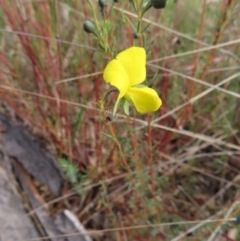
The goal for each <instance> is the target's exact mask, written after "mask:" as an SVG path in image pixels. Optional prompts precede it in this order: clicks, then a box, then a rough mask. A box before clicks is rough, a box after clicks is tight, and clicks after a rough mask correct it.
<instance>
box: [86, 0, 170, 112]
mask: <svg viewBox="0 0 240 241" xmlns="http://www.w3.org/2000/svg"><path fill="white" fill-rule="evenodd" d="M88 2H89V4H90V6H91V8H92V11H93V15H94V21H92V20H86V21H85V22H84V25H83V28H84V30H85V32H87V33H92V34H93V35H94V36H95V37H96V38H97V40H98V44H99V47H100V49H101V50H103V51H104V52H105V54H106V56H113V53H114V46H112V47H109V44H108V41H107V39H109V37H110V36H109V31H110V29H111V28H114V26H111V25H110V23H109V22H108V20H107V19H106V18H104V20H103V23H102V26H101V23H100V21H99V20H98V19H97V17H96V16H97V14H96V12H95V9H94V7H93V5H92V3H91V1H90V0H88ZM114 2H117V1H113V4H114ZM98 3H99V7H100V9H101V11H102V12H103V15H104V12H105V8H106V2H105V1H104V0H99V1H98ZM130 3H131V4H132V6H133V9H134V10H135V11H136V13H137V14H138V16H139V17H138V24H137V27H136V28H135V27H134V25H133V24H132V23H131V22H130V20H129V19H127V20H128V22H129V24H130V25H131V26H132V27H133V32H134V34H135V36H137V38H138V36H139V46H136V45H135V46H129V48H127V49H125V50H123V51H122V52H120V53H118V54H117V56H116V57H115V58H113V59H112V60H111V61H110V62H109V63H108V64H107V66H106V67H105V69H104V72H103V79H104V80H105V81H106V83H109V84H110V85H111V86H113V87H115V89H111V90H109V91H108V92H107V93H106V94H105V97H104V98H103V102H101V103H103V104H104V102H105V101H106V99H107V97H108V95H109V94H110V93H112V92H118V97H117V99H116V101H115V104H114V107H113V116H114V115H115V114H116V112H117V110H118V108H119V106H120V105H122V107H123V111H124V112H125V114H126V115H129V114H130V111H129V107H130V106H134V107H135V108H136V110H137V111H138V112H139V113H141V114H146V113H149V112H154V111H157V110H158V109H159V108H160V107H161V105H162V100H161V99H160V97H159V94H158V93H157V92H156V91H155V90H154V89H152V88H149V87H148V86H146V85H143V84H142V83H143V82H144V81H145V80H146V50H145V49H149V46H145V44H144V43H145V41H144V31H146V30H147V28H148V27H149V25H148V26H147V27H146V28H145V29H144V30H142V29H141V20H142V18H143V16H144V14H145V13H146V12H147V10H148V9H150V8H151V7H153V8H156V9H161V8H164V7H165V5H166V0H155V1H153V0H152V1H144V0H141V1H140V0H139V1H134V0H132V1H130ZM126 18H127V17H126ZM113 38H114V37H113ZM113 42H114V41H113ZM103 104H101V105H100V106H101V108H104V107H103Z"/></svg>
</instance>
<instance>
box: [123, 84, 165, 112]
mask: <svg viewBox="0 0 240 241" xmlns="http://www.w3.org/2000/svg"><path fill="white" fill-rule="evenodd" d="M124 98H126V99H127V100H128V101H129V102H130V103H132V104H133V105H134V106H135V107H136V109H137V111H138V112H139V113H142V114H144V113H147V112H153V111H156V110H158V109H159V108H160V106H161V105H162V101H161V99H160V98H159V96H158V94H157V92H156V91H155V90H154V89H151V88H149V87H141V88H136V87H135V88H129V89H128V91H127V93H126V94H125V96H124Z"/></svg>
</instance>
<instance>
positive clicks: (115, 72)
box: [103, 59, 130, 98]
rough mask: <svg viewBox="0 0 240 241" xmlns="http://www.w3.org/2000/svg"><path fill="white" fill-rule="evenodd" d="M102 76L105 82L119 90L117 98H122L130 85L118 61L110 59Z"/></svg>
mask: <svg viewBox="0 0 240 241" xmlns="http://www.w3.org/2000/svg"><path fill="white" fill-rule="evenodd" d="M103 78H104V80H105V81H106V82H107V83H110V84H111V85H113V86H115V87H116V88H117V89H118V90H119V96H118V98H122V97H123V96H124V95H125V93H126V91H127V89H128V88H129V86H130V83H129V78H128V75H127V73H126V71H125V69H124V67H123V65H122V64H121V62H120V61H118V60H116V59H113V60H111V61H110V62H109V63H108V65H107V67H106V68H105V70H104V72H103Z"/></svg>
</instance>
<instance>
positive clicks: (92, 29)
mask: <svg viewBox="0 0 240 241" xmlns="http://www.w3.org/2000/svg"><path fill="white" fill-rule="evenodd" d="M83 29H84V31H85V32H86V33H93V34H94V35H96V36H97V32H96V26H95V24H94V22H93V21H91V20H86V21H85V22H84V23H83Z"/></svg>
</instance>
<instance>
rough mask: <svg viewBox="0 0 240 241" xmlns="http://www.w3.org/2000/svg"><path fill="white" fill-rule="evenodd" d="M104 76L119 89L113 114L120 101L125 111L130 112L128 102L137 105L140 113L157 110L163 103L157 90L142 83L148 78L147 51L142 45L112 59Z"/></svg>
mask: <svg viewBox="0 0 240 241" xmlns="http://www.w3.org/2000/svg"><path fill="white" fill-rule="evenodd" d="M103 78H104V80H105V81H106V82H107V83H110V84H111V85H113V86H114V87H116V88H117V89H118V90H119V95H118V99H117V101H116V104H115V107H114V111H113V114H115V113H116V110H117V107H118V105H119V103H120V102H122V103H123V106H124V111H125V113H126V114H129V112H128V104H132V105H134V106H135V107H136V109H137V111H138V112H139V113H142V114H144V113H148V112H153V111H156V110H158V109H159V108H160V106H161V105H162V101H161V99H160V98H159V96H158V94H157V92H156V91H155V90H154V89H152V88H149V87H147V86H145V85H140V84H141V83H142V82H143V81H144V80H145V79H146V51H145V49H144V48H141V47H131V48H128V49H126V50H124V51H123V52H121V53H119V54H118V55H117V57H116V59H113V60H111V61H110V62H109V63H108V64H107V66H106V68H105V70H104V73H103Z"/></svg>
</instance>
